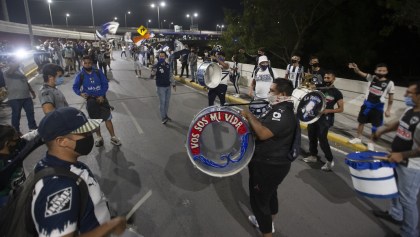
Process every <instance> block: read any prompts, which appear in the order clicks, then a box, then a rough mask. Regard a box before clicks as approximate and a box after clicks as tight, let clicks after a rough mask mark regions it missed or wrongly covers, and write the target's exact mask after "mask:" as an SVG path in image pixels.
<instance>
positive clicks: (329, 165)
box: [321, 161, 334, 171]
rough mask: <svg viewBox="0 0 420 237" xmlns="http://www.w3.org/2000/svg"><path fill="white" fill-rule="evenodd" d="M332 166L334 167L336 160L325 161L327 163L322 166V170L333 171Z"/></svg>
mask: <svg viewBox="0 0 420 237" xmlns="http://www.w3.org/2000/svg"><path fill="white" fill-rule="evenodd" d="M332 167H334V161H331V162H329V161H327V162H326V163H325V165H324V166H322V167H321V170H323V171H331V170H332Z"/></svg>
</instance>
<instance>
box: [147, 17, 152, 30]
mask: <svg viewBox="0 0 420 237" xmlns="http://www.w3.org/2000/svg"><path fill="white" fill-rule="evenodd" d="M149 23H152V20H150V19H149V20H148V21H147V22H146V28H147V29H149Z"/></svg>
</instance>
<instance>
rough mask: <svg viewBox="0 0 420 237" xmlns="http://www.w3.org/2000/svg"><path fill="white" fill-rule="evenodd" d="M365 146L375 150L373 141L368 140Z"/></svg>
mask: <svg viewBox="0 0 420 237" xmlns="http://www.w3.org/2000/svg"><path fill="white" fill-rule="evenodd" d="M367 147H368V150H369V151H375V144H374V143H373V142H368V144H367Z"/></svg>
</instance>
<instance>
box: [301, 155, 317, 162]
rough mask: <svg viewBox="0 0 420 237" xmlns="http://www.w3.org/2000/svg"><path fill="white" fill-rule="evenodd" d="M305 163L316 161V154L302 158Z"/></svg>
mask: <svg viewBox="0 0 420 237" xmlns="http://www.w3.org/2000/svg"><path fill="white" fill-rule="evenodd" d="M302 160H303V161H304V162H305V163H315V162H317V161H318V158H317V157H316V156H308V157H306V158H303V159H302Z"/></svg>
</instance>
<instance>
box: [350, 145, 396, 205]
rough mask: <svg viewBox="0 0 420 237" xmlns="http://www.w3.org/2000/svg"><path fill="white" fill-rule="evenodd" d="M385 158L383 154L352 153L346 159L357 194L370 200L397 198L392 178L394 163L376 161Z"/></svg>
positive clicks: (393, 178)
mask: <svg viewBox="0 0 420 237" xmlns="http://www.w3.org/2000/svg"><path fill="white" fill-rule="evenodd" d="M375 156H380V157H386V156H387V153H384V152H374V151H366V152H354V153H350V154H348V155H347V157H346V161H345V162H346V164H347V165H348V166H349V169H350V174H351V180H352V183H353V187H354V189H355V190H356V192H357V193H359V194H361V195H363V196H366V197H370V198H394V197H397V196H398V188H397V183H396V181H395V177H394V168H395V167H396V163H391V162H388V161H382V160H377V159H375V158H374V157H375Z"/></svg>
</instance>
